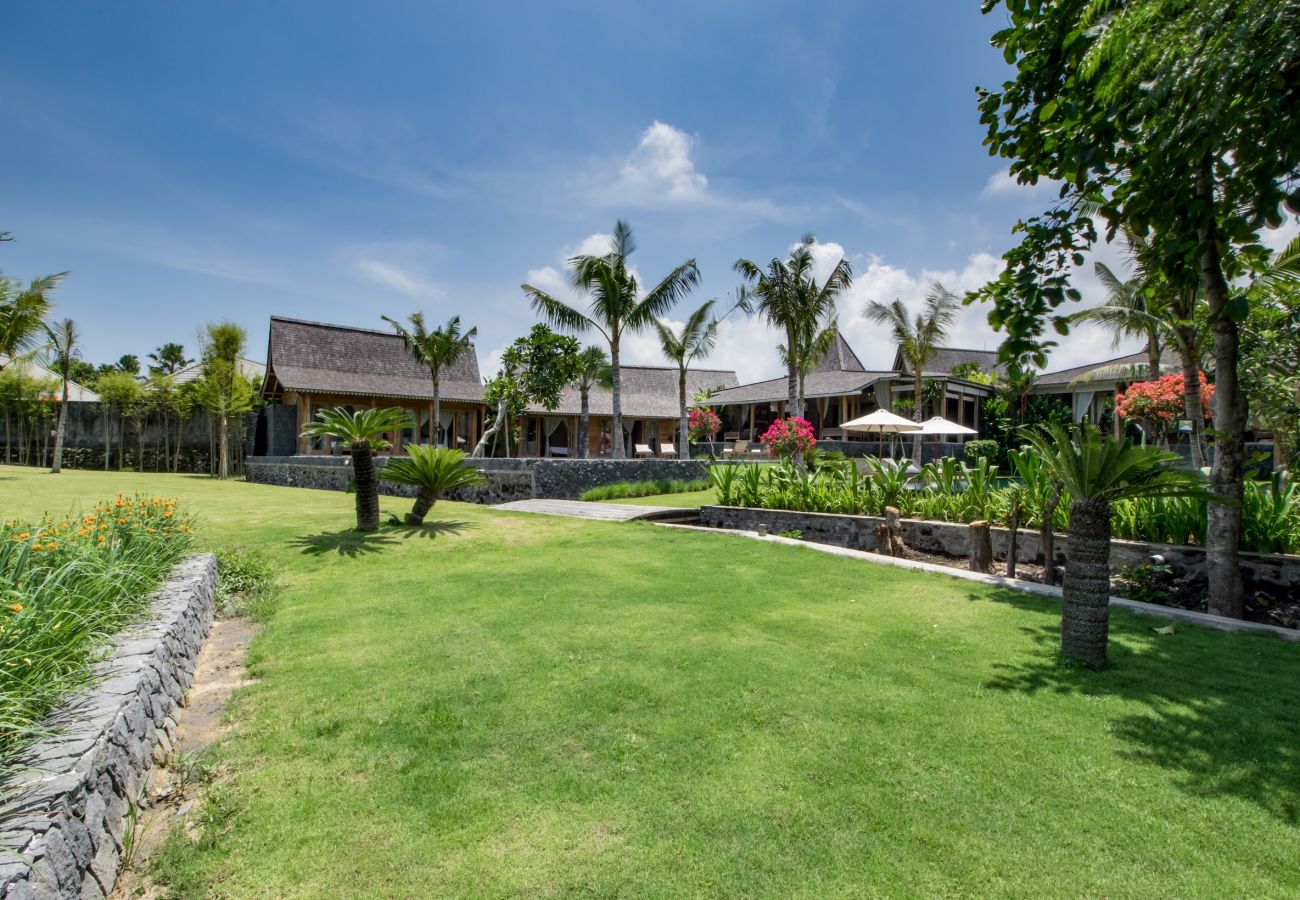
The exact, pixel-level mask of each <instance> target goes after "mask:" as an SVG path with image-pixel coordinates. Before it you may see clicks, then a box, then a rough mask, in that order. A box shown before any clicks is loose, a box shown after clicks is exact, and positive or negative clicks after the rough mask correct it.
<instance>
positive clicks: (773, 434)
mask: <svg viewBox="0 0 1300 900" xmlns="http://www.w3.org/2000/svg"><path fill="white" fill-rule="evenodd" d="M759 440H760V441H762V443H763V446H764V447H766V448H767V452H768V453H770V454H771V455H772V456H775V457H779V458H781V459H798V458H799V457H801V456H802V455H803V454H804V453H806V452H807V451H808V450H809V449H811V448H812V447H814V446H816V444H817V438H816V437H815V436H814V434H813V427H812V423H811V422H809V421H808V420H807V419H801V418H799V417H798V416H792V417H790V418H788V419H778V420H776V421H775V422H773V423H772V424H771V426H769V427H768V429H767V431H766V432H764V434H763V436H762V437H761V438H759Z"/></svg>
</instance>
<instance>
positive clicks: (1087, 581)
mask: <svg viewBox="0 0 1300 900" xmlns="http://www.w3.org/2000/svg"><path fill="white" fill-rule="evenodd" d="M1109 630H1110V504H1109V503H1105V502H1102V501H1097V500H1075V501H1074V502H1073V503H1071V504H1070V531H1069V535H1068V537H1067V538H1066V543H1065V583H1064V584H1063V585H1062V586H1061V652H1062V653H1063V654H1065V655H1066V656H1068V657H1070V658H1072V659H1077V660H1079V661H1080V662H1083V663H1085V664H1087V665H1090V666H1101V665H1105V663H1106V638H1107V635H1108V633H1109Z"/></svg>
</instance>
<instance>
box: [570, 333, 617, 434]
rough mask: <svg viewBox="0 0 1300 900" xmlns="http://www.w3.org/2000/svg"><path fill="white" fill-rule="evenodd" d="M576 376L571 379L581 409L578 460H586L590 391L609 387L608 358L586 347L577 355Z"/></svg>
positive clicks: (589, 425)
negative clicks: (598, 387)
mask: <svg viewBox="0 0 1300 900" xmlns="http://www.w3.org/2000/svg"><path fill="white" fill-rule="evenodd" d="M577 373H578V374H577V376H576V377H575V378H574V379H573V383H574V385H575V386H576V387H577V388H578V399H579V402H580V403H581V407H580V408H579V412H578V440H577V444H578V458H579V459H586V458H587V455H588V440H587V435H588V433H589V431H590V429H591V389H592V388H594V387H597V386H600V387H609V386H610V385H611V384H612V383H613V378H612V376H611V374H610V369H609V358H608V357H607V356H606V355H605V351H604V350H602V349H600V348H599V347H587V348H586V349H584V350H583V351H582V352H581V353H579V354H578V362H577Z"/></svg>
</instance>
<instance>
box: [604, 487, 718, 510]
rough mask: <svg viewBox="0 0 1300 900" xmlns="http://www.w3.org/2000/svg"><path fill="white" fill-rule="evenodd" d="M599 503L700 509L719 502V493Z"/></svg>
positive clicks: (625, 499) (708, 491)
mask: <svg viewBox="0 0 1300 900" xmlns="http://www.w3.org/2000/svg"><path fill="white" fill-rule="evenodd" d="M597 502H598V503H628V504H631V505H633V506H679V507H682V508H683V509H699V508H700V507H701V506H706V505H712V504H716V503H717V502H718V495H717V492H716V491H715V490H714V489H713V488H709V489H708V490H707V491H686V492H683V493H680V494H654V495H652V496H650V497H625V498H623V499H621V500H598V501H597Z"/></svg>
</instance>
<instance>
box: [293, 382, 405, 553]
mask: <svg viewBox="0 0 1300 900" xmlns="http://www.w3.org/2000/svg"><path fill="white" fill-rule="evenodd" d="M413 424H414V423H413V422H412V421H411V417H410V416H409V415H407V414H406V413H405V412H403V411H402V410H400V409H397V408H396V407H388V408H381V409H362V410H358V411H357V412H350V411H349V410H347V409H345V408H344V407H341V406H340V407H338V408H337V409H322V410H321V411H320V412H318V413H317V414H316V420H315V421H314V422H308V423H307V425H306V427H304V428H303V430H302V436H303V437H307V438H313V437H332V438H334V439H336V440H338V441H341V442H343V443H344V444H345V445H346V446H347V447H348V449H349V450H351V451H352V477H353V479H354V480H355V481H356V490H357V530H358V531H374V530H375V529H376V528H378V527H379V482H378V481H377V480H376V478H375V455H374V454H375V451H376V450H386V449H388V448H389V447H390V446H392V443H391V442H390V441H389V440H388V439H387V438H385V437H384V435H386V434H388V433H389V432H393V431H401V430H402V429H403V428H410V427H411V426H412V425H413Z"/></svg>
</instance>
